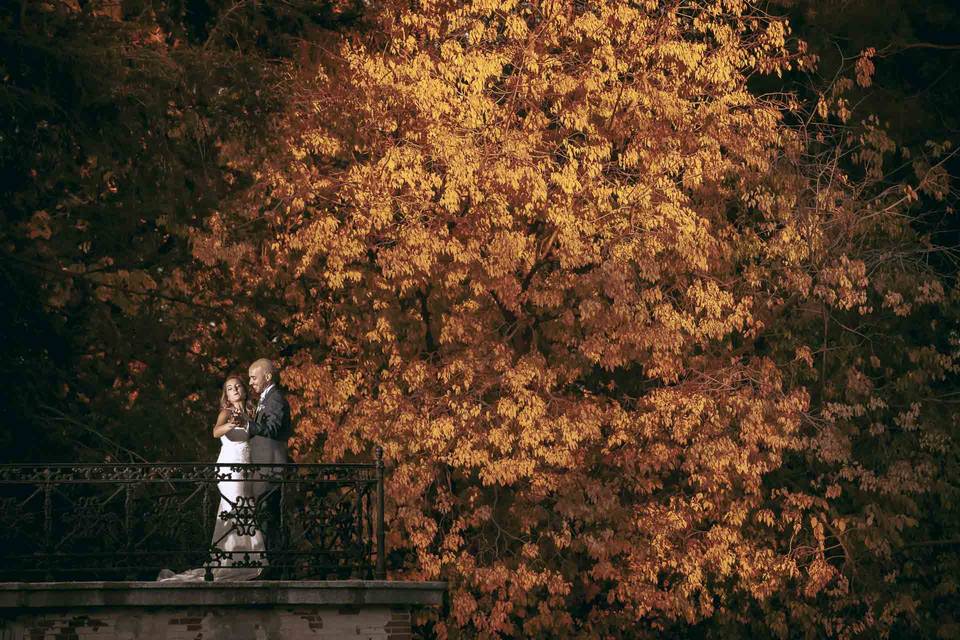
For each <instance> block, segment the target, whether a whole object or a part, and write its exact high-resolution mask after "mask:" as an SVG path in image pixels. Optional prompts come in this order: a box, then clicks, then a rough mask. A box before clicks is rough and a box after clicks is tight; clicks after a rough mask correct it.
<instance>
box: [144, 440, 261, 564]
mask: <svg viewBox="0 0 960 640" xmlns="http://www.w3.org/2000/svg"><path fill="white" fill-rule="evenodd" d="M231 436H232V437H231ZM250 461H251V447H250V440H249V436H247V432H246V431H244V430H243V429H234V430H233V431H230V432H228V433H227V434H226V435H224V436H221V437H220V455H219V456H218V457H217V463H218V464H223V465H229V464H245V463H249V462H250ZM218 473H220V474H224V473H229V474H230V476H229V477H230V480H224V481H222V482H220V483H218V484H217V489H218V490H219V491H220V504H219V506H218V507H217V515H216V525H215V526H214V528H213V539H212V540H211V544H212V545H213V546H214V547H216V548H217V549H220V550H221V551H228V552H232V555H230V556H228V557H226V558H224V559H221V560H219V561H217V560H216V559H215V558H211V559H210V562H211V566H212V567H213V569H212V572H213V579H214V581H241V580H253V579H255V578H257V577H258V576H259V575H260V572H261V571H262V570H263V567H264V566H266V563H267V561H266V556H265V551H266V545H265V544H264V538H263V532H262V531H260V530H259V529H254V530H253V532H252V534H251V533H250V532H249V531H243V527H242V526H241V527H239V530H238V526H237V521H236V519H235V518H234V516H232V515H227V514H230V513H231V512H233V511H234V509H235V508H236V507H237V505H238V504H239V505H240V508H241V509H243V510H245V511H246V512H247V515H246V517H245V518H244V521H250V520H251V519H252V517H253V516H252V509H253V508H254V506H255V500H256V494H255V489H256V487H255V484H254V482H252V481H251V480H249V479H247V478H245V477H244V476H243V474H244V473H245V472H241V471H240V470H233V469H230V468H229V467H220V468H219V469H218ZM224 516H225V517H224ZM250 562H259V563H260V566H255V567H249V566H247V567H245V566H232V565H234V564H241V565H242V564H248V563H250ZM205 573H206V570H205V569H204V568H202V567H201V568H197V569H189V570H187V571H184V572H183V573H176V574H175V573H173V572H172V571H170V570H169V569H164V570H163V571H161V572H160V575H159V576H158V577H157V580H159V581H160V582H197V581H203V579H204V574H205Z"/></svg>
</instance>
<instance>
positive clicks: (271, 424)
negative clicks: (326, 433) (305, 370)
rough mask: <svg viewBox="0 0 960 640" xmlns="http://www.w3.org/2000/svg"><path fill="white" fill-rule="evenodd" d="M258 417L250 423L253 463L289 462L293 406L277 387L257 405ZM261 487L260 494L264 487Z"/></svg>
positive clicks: (268, 392)
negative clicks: (288, 447)
mask: <svg viewBox="0 0 960 640" xmlns="http://www.w3.org/2000/svg"><path fill="white" fill-rule="evenodd" d="M257 406H258V409H257V413H256V416H255V417H254V418H253V419H252V420H248V421H247V432H248V433H249V434H250V436H251V438H250V461H251V462H256V463H260V464H265V463H283V462H286V461H287V439H288V438H289V437H290V436H291V435H293V427H292V424H291V422H290V405H289V403H287V399H286V398H284V397H283V392H282V391H281V390H280V389H279V388H278V387H276V386H274V387H273V388H272V389H270V390H269V391H267V395H266V396H264V397H263V399H262V400H261V401H260V403H259V404H258V405H257ZM261 485H262V483H257V493H261V492H262V491H263V490H264V487H263V486H261Z"/></svg>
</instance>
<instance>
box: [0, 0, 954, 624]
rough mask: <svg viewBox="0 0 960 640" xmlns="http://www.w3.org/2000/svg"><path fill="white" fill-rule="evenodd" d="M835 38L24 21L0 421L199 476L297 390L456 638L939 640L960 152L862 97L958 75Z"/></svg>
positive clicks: (949, 560) (948, 577) (927, 123)
mask: <svg viewBox="0 0 960 640" xmlns="http://www.w3.org/2000/svg"><path fill="white" fill-rule="evenodd" d="M118 6H119V8H116V7H118ZM858 6H859V5H858ZM937 6H939V5H936V4H934V5H930V7H927V9H926V11H928V12H929V11H933V10H934V9H936V7H937ZM110 7H113V9H110ZM832 7H833V3H829V2H817V3H810V4H809V5H804V6H803V7H800V6H794V5H793V4H792V3H786V2H783V3H779V4H778V3H774V4H773V6H772V7H766V9H765V10H764V9H762V8H761V7H758V6H756V5H754V4H751V3H747V2H742V1H740V0H700V1H697V2H689V1H686V0H671V1H669V2H630V3H627V2H614V1H610V2H604V1H599V0H598V1H597V2H590V3H586V2H575V1H568V2H567V1H559V0H555V1H548V0H544V1H542V2H519V1H511V0H501V1H495V2H490V1H485V0H475V1H473V2H466V3H464V2H453V1H450V2H445V1H429V2H427V1H424V2H419V3H409V2H399V1H394V0H381V1H379V2H369V3H357V4H352V3H337V2H306V1H303V2H291V3H282V5H281V4H278V5H276V6H273V5H270V6H266V5H264V6H259V5H257V4H255V3H251V4H248V3H244V2H238V3H223V4H221V3H218V2H207V3H204V2H193V3H184V4H180V3H161V2H155V3H147V2H144V3H132V2H131V3H126V2H125V3H122V4H121V5H114V4H109V5H108V4H106V3H105V4H104V5H103V6H102V7H100V6H99V5H97V4H96V3H82V4H81V5H77V6H73V5H70V4H63V5H56V4H52V3H51V4H49V5H47V4H44V5H42V6H39V8H30V7H28V5H27V4H26V3H24V4H23V5H21V7H20V8H18V9H16V10H6V11H7V13H5V14H4V15H3V20H4V21H5V25H6V27H7V29H6V31H5V35H4V36H3V42H2V46H3V48H4V50H5V51H7V52H11V53H13V52H16V54H15V55H11V56H9V57H8V56H5V57H4V60H5V62H4V65H5V67H4V69H3V73H4V74H5V75H6V79H5V80H4V84H3V92H2V96H3V99H4V100H5V106H6V107H7V108H8V109H9V110H10V114H11V116H12V118H13V120H12V121H11V122H12V123H13V124H12V125H11V126H10V127H9V130H5V131H4V133H3V135H4V137H5V139H6V140H5V147H4V149H5V150H4V155H3V172H4V174H5V175H7V176H8V177H9V179H8V180H5V183H6V184H9V185H12V186H11V187H9V188H8V191H7V192H6V195H7V198H6V200H7V203H8V204H9V206H8V207H7V208H6V209H5V214H4V215H5V216H6V220H5V222H6V225H5V231H4V232H3V233H4V235H3V237H2V240H3V243H4V249H3V261H2V263H0V268H2V273H3V276H4V279H5V281H6V282H7V283H8V284H7V291H8V292H9V294H10V296H11V300H13V302H14V304H15V305H16V307H15V308H16V309H17V310H18V313H17V315H15V316H11V317H8V318H6V319H5V320H4V323H5V326H9V327H10V331H11V335H17V336H19V338H18V339H17V340H15V341H12V342H9V343H8V344H7V345H5V347H4V348H5V349H6V350H7V352H8V354H9V355H8V357H5V358H4V361H5V366H6V367H8V370H7V371H5V377H6V378H8V379H10V380H11V381H14V380H16V381H17V382H18V384H17V385H16V387H18V388H22V389H23V390H24V391H23V392H22V393H20V394H17V393H16V392H14V393H13V394H11V388H13V387H14V385H12V384H6V385H4V386H5V387H6V388H5V389H4V392H5V393H7V394H10V396H11V398H12V400H11V402H10V403H9V406H13V407H14V408H15V411H17V412H18V413H17V414H16V415H19V416H22V419H23V421H24V423H25V424H30V425H31V426H32V427H33V428H34V429H35V430H36V432H37V433H39V434H41V435H42V436H43V437H44V438H45V439H46V441H47V443H46V444H45V447H46V449H44V450H45V451H47V452H48V454H47V455H53V453H52V452H57V453H56V455H63V456H70V455H74V456H76V455H77V453H76V449H75V448H76V447H77V446H80V447H82V448H83V451H84V452H85V453H84V454H83V455H86V456H91V457H96V456H98V455H100V456H102V455H109V456H112V457H123V456H144V457H147V458H150V459H156V458H158V457H166V458H167V459H170V458H171V457H174V456H176V455H191V454H193V455H194V456H197V457H202V456H203V455H204V454H203V453H201V452H204V451H209V447H210V445H212V442H211V441H210V439H209V438H208V437H207V435H206V433H207V431H208V429H207V424H206V423H207V422H209V421H210V419H211V417H212V415H213V414H215V411H213V404H212V402H213V398H214V396H215V395H216V392H217V389H218V386H219V384H220V383H221V382H222V378H223V377H224V376H225V375H226V373H227V372H228V371H230V370H232V369H235V368H237V367H238V366H240V365H242V364H243V363H246V362H249V361H251V360H252V359H253V358H255V357H258V356H261V355H270V356H273V357H277V358H279V359H280V360H281V361H282V364H283V381H284V383H285V385H286V386H287V388H288V389H289V390H290V392H291V397H292V404H293V407H294V412H295V414H296V416H297V436H296V439H295V448H296V451H297V455H298V457H299V459H302V460H314V459H321V460H342V459H352V458H355V457H366V456H368V455H369V452H370V451H371V449H372V447H374V446H376V445H380V446H382V447H383V448H384V451H385V457H386V459H387V461H388V464H389V476H388V490H387V495H388V499H389V501H388V505H387V506H388V521H389V527H388V547H389V549H390V550H391V558H390V560H391V569H392V571H393V575H396V576H409V577H420V578H427V579H437V578H442V579H446V580H448V581H449V582H450V584H451V607H450V611H449V615H448V616H446V617H443V618H438V617H436V614H433V617H430V616H427V615H426V614H424V618H423V619H422V620H420V624H421V625H422V630H423V631H424V633H429V634H432V635H436V636H437V637H511V636H533V635H536V636H544V637H600V636H602V637H647V636H650V637H654V636H657V635H659V634H662V633H669V634H671V635H677V636H681V637H686V636H690V637H722V638H731V637H748V636H753V637H758V636H759V637H773V638H792V637H822V636H829V637H844V638H847V637H851V638H852V637H863V636H870V637H874V636H878V635H879V636H889V635H895V636H896V635H901V634H907V633H910V634H914V633H918V634H920V635H925V636H928V637H936V636H939V637H950V636H951V635H953V634H955V633H956V631H957V628H958V627H957V625H958V622H957V620H956V619H955V615H956V614H955V611H956V610H957V609H958V607H957V596H956V592H957V585H956V578H955V576H956V572H957V564H958V563H957V553H956V546H957V544H958V540H957V535H958V531H957V526H958V518H957V506H956V503H955V499H956V497H957V487H958V486H960V478H958V465H957V463H958V455H957V454H958V451H960V449H958V445H957V442H956V434H957V422H956V420H955V419H954V416H953V414H952V412H951V411H950V407H951V405H952V404H953V403H954V402H955V397H956V391H957V384H956V383H957V373H958V366H960V331H958V320H960V318H958V314H957V302H958V295H960V291H958V289H957V284H956V277H955V276H956V269H955V252H954V248H953V247H951V246H950V243H951V242H952V241H953V238H954V236H955V235H956V233H955V230H956V224H955V222H953V219H952V215H953V212H952V209H953V206H954V200H955V193H954V190H953V188H952V184H951V173H952V171H953V170H954V168H955V159H954V150H953V140H952V138H953V137H955V135H954V134H955V130H951V127H952V126H953V125H952V124H950V122H951V121H948V120H944V121H942V122H941V121H939V120H938V119H937V117H936V115H935V114H936V113H937V109H938V106H937V105H936V104H934V103H932V102H923V101H922V99H921V101H920V103H919V106H917V107H916V115H917V118H918V123H917V124H916V126H911V124H910V123H909V122H906V121H905V120H904V119H903V118H901V119H900V120H897V119H896V118H892V116H891V115H890V114H891V113H892V112H894V111H896V109H897V108H898V107H902V106H903V105H885V102H886V99H885V98H883V95H882V92H881V94H880V95H881V98H880V99H878V97H877V95H878V94H877V92H876V83H877V82H879V81H881V80H882V81H884V82H886V83H887V84H886V86H885V87H884V90H887V91H893V92H901V93H908V92H909V91H910V90H911V88H910V87H909V86H908V85H909V84H910V82H913V80H910V81H907V80H897V78H901V77H902V74H901V75H898V74H892V75H891V74H890V72H889V69H886V68H885V67H884V56H888V55H894V51H895V50H896V51H907V50H911V51H912V50H914V49H916V50H918V51H919V50H923V51H928V52H933V53H934V54H935V55H944V56H950V55H953V54H952V50H951V49H950V48H949V47H946V48H944V47H945V46H946V45H943V46H940V47H929V46H919V45H921V44H926V45H929V44H932V42H926V41H922V42H921V41H918V40H909V38H910V37H912V35H911V34H912V32H908V30H906V29H905V28H901V29H900V30H899V31H898V32H897V33H898V34H899V35H898V36H897V37H898V38H899V39H890V40H888V41H887V42H881V41H879V40H882V39H883V38H884V37H886V36H885V35H884V34H886V33H887V32H886V29H887V22H886V21H887V20H888V19H889V14H887V13H886V12H881V11H878V10H873V11H868V10H866V9H863V15H864V16H867V17H869V16H873V20H874V22H873V23H871V24H872V25H873V26H874V28H875V29H874V31H873V32H871V31H870V30H867V33H877V34H879V35H878V41H877V42H870V41H869V40H868V39H864V40H863V41H862V42H861V41H859V40H853V41H849V42H847V41H846V40H845V41H844V42H847V44H846V45H845V46H848V47H852V49H851V50H850V51H843V50H841V55H839V56H838V57H836V58H831V57H830V56H831V55H832V54H829V55H828V54H827V53H825V51H826V49H827V48H828V47H827V45H826V44H825V43H826V41H827V40H828V39H829V38H826V37H825V36H824V35H823V34H824V29H825V28H828V27H829V28H833V29H835V30H836V31H835V32H834V33H835V34H837V33H839V34H841V35H842V34H843V33H844V31H843V29H847V28H850V27H847V26H845V25H846V24H847V23H841V24H832V23H831V22H830V18H829V15H830V13H829V12H830V11H831V10H832V11H836V9H831V8H832ZM931 7H933V9H931ZM774 9H778V12H777V11H774ZM814 9H819V13H818V12H817V11H815V10H814ZM941 9H943V11H942V12H941V13H940V14H934V18H929V13H927V14H924V15H927V17H928V21H927V22H936V21H949V20H954V21H956V19H957V18H956V14H955V13H949V12H948V11H947V9H946V8H942V7H941ZM921 13H922V12H921V11H920V10H916V11H915V13H914V14H912V15H914V17H916V16H919V15H920V14H921ZM925 24H927V23H924V22H923V20H920V19H919V18H917V19H916V20H915V22H914V26H915V29H914V31H915V32H916V33H920V34H921V37H923V38H926V37H927V36H928V35H929V34H928V33H927V32H926V31H924V29H925V27H923V25H925ZM791 25H799V26H800V28H806V29H807V31H806V32H801V33H800V37H797V35H796V34H795V33H794V31H793V27H792V26H791ZM916 25H920V26H916ZM54 37H57V38H58V40H57V42H58V43H60V44H58V45H56V46H54V45H53V44H52V42H53V38H54ZM911 43H912V44H911ZM887 45H890V46H889V47H888V48H886V49H885V48H884V47H885V46H887ZM912 45H917V46H912ZM871 47H873V48H872V49H871ZM896 47H900V49H896ZM826 72H830V73H832V74H834V75H833V76H832V77H830V78H825V77H824V74H825V73H826ZM928 73H929V70H924V71H923V72H922V73H921V74H919V75H920V76H924V74H928ZM885 74H886V75H885ZM891 78H892V79H891ZM932 78H934V79H935V78H936V76H932ZM898 82H899V83H900V84H897V83H898ZM931 82H934V80H931ZM936 82H939V80H936ZM930 86H931V87H934V86H936V85H935V84H931V85H930ZM944 86H945V85H944ZM932 91H933V90H932ZM935 91H939V89H936V90H935ZM951 100H955V97H954V96H952V94H946V95H939V94H938V95H937V101H939V102H942V101H946V102H948V103H949V102H950V101H951ZM915 102H916V100H915ZM953 104H956V103H955V102H954V103H953ZM902 110H903V112H904V113H905V114H909V113H910V111H909V109H908V108H903V109H902ZM890 119H893V120H894V121H895V126H890V125H889V120H890ZM921 138H922V140H921ZM7 141H9V142H10V144H8V143H7ZM13 332H16V333H13ZM161 434H162V436H161ZM158 436H161V437H158ZM8 439H9V443H10V446H9V447H8V449H9V450H10V451H11V452H12V453H14V454H15V455H19V456H21V457H22V456H23V455H24V454H25V452H26V451H27V446H28V445H27V444H26V442H25V441H24V440H23V439H22V436H21V435H18V434H17V433H11V435H9V436H8Z"/></svg>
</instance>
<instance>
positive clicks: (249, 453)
mask: <svg viewBox="0 0 960 640" xmlns="http://www.w3.org/2000/svg"><path fill="white" fill-rule="evenodd" d="M277 373H278V372H277V368H276V366H275V365H274V363H273V362H272V361H271V360H267V359H265V358H264V359H260V360H257V361H256V362H254V363H253V364H252V365H250V369H249V375H250V378H249V382H250V385H249V391H248V388H247V386H245V385H244V382H243V379H242V378H241V377H240V376H230V377H228V378H227V379H226V380H225V381H224V383H223V393H222V395H221V397H220V413H219V415H218V416H217V421H216V424H215V425H214V427H213V437H214V438H219V439H220V455H219V456H217V463H218V464H220V465H231V464H248V463H255V464H282V463H285V462H287V439H288V438H289V437H290V436H291V435H292V434H293V429H292V427H291V423H290V405H289V404H288V403H287V400H286V398H284V396H283V392H282V391H281V390H280V389H279V387H277V383H278V382H279V377H278V374H277ZM261 469H262V468H261ZM263 473H264V474H265V475H266V476H267V477H266V478H264V479H260V478H259V476H260V473H258V471H253V472H250V471H247V470H244V469H242V468H239V467H235V468H230V467H219V468H218V474H219V476H220V478H221V480H222V481H221V482H220V483H219V484H218V489H219V491H220V504H219V506H218V507H217V515H216V520H215V521H216V525H215V527H214V531H213V539H212V540H211V545H212V547H213V548H214V552H213V554H212V556H211V559H210V565H211V566H214V567H215V568H213V569H212V574H213V579H214V580H252V579H255V578H257V577H261V573H262V571H263V569H264V568H265V567H266V566H267V564H268V562H267V560H268V556H269V552H270V550H271V549H277V548H279V546H280V545H282V540H281V538H282V535H283V532H282V531H281V530H280V528H279V526H277V524H278V523H276V519H277V518H276V516H278V515H279V509H280V506H279V504H276V503H277V502H278V501H277V498H278V497H279V491H277V487H276V485H275V484H273V483H271V482H270V480H269V476H270V473H269V471H265V472H263ZM258 513H259V516H258V515H257V514H258ZM205 573H206V569H204V568H198V569H190V570H188V571H185V572H183V573H178V574H174V573H173V572H172V571H169V570H166V569H164V570H163V571H161V573H160V575H159V576H158V579H159V580H161V581H197V580H203V579H204V575H205Z"/></svg>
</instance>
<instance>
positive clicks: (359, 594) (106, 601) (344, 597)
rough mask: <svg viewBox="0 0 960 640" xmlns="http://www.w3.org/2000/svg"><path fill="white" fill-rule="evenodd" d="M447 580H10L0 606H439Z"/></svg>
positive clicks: (1, 590)
mask: <svg viewBox="0 0 960 640" xmlns="http://www.w3.org/2000/svg"><path fill="white" fill-rule="evenodd" d="M444 591H446V583H445V582H403V581H393V580H303V581H288V582H287V581H280V580H255V581H252V582H207V583H204V582H181V583H177V582H172V583H170V582H6V583H0V609H7V608H22V607H41V608H42V607H81V606H96V607H103V606H116V607H141V606H179V605H217V606H231V605H236V606H248V605H266V604H326V605H354V606H365V605H394V604H398V605H439V604H441V603H442V601H443V593H444Z"/></svg>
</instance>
